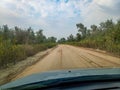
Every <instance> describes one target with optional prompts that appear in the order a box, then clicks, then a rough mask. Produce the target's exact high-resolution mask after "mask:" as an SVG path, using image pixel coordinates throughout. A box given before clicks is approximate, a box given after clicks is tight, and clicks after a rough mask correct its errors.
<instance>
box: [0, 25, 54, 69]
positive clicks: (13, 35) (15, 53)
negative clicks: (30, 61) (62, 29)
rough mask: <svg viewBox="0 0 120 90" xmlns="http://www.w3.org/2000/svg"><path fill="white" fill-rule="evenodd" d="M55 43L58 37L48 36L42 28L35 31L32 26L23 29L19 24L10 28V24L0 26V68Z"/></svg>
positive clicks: (50, 46)
mask: <svg viewBox="0 0 120 90" xmlns="http://www.w3.org/2000/svg"><path fill="white" fill-rule="evenodd" d="M55 45H56V38H55V37H48V38H47V37H46V36H45V35H44V34H43V30H42V29H40V30H38V31H37V32H34V30H33V29H32V28H31V27H29V28H28V29H21V28H19V27H17V26H15V27H14V28H9V27H8V25H3V26H1V27H0V69H1V68H7V67H8V66H9V65H15V64H16V63H17V62H19V61H21V60H24V59H26V58H27V57H29V56H32V55H34V54H36V53H37V52H39V51H43V50H46V49H48V48H52V47H53V46H55Z"/></svg>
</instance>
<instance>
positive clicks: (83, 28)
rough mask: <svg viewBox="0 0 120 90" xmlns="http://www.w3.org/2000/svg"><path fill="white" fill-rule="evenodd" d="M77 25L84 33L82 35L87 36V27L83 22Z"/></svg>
mask: <svg viewBox="0 0 120 90" xmlns="http://www.w3.org/2000/svg"><path fill="white" fill-rule="evenodd" d="M76 26H77V28H79V30H78V32H81V33H82V37H83V38H85V37H86V31H87V28H86V27H85V26H84V25H83V24H82V23H79V24H76Z"/></svg>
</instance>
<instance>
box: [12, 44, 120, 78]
mask: <svg viewBox="0 0 120 90" xmlns="http://www.w3.org/2000/svg"><path fill="white" fill-rule="evenodd" d="M107 67H120V58H117V57H113V56H110V55H108V54H105V53H100V52H96V51H93V50H90V49H85V48H79V47H74V46H70V45H59V46H58V47H57V48H56V49H54V50H53V51H52V52H51V53H50V54H49V55H47V56H46V57H45V58H43V59H42V60H40V61H39V62H38V63H37V64H35V65H33V66H30V67H29V68H27V69H25V70H24V71H23V72H22V73H21V74H19V75H18V76H17V77H16V78H15V79H17V78H21V77H24V76H27V75H30V74H33V73H38V72H44V71H50V70H59V69H75V68H107ZM15 79H14V80H15Z"/></svg>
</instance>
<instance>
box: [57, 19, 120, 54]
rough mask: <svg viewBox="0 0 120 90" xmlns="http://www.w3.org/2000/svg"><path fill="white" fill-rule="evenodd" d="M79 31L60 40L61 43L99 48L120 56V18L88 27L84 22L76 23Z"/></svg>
mask: <svg viewBox="0 0 120 90" xmlns="http://www.w3.org/2000/svg"><path fill="white" fill-rule="evenodd" d="M76 27H77V29H78V33H77V34H76V36H73V35H72V34H71V35H69V36H68V37H67V39H65V38H61V39H60V40H58V42H59V43H66V44H72V45H77V46H83V47H88V48H97V49H102V50H106V51H108V52H111V53H114V54H118V55H119V56H120V20H117V22H116V23H115V22H113V21H112V20H106V21H104V22H101V23H100V24H99V25H91V26H90V29H88V28H87V27H86V26H85V25H84V24H82V23H78V24H76Z"/></svg>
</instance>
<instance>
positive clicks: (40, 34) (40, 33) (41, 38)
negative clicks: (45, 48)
mask: <svg viewBox="0 0 120 90" xmlns="http://www.w3.org/2000/svg"><path fill="white" fill-rule="evenodd" d="M45 41H46V37H45V36H44V35H43V30H42V29H40V30H39V31H38V32H36V42H37V43H43V42H45Z"/></svg>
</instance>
